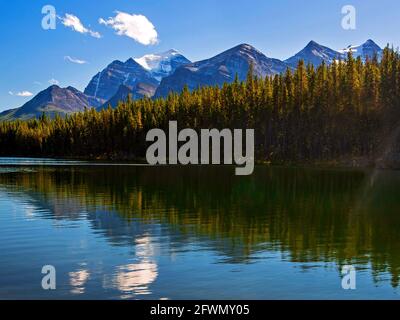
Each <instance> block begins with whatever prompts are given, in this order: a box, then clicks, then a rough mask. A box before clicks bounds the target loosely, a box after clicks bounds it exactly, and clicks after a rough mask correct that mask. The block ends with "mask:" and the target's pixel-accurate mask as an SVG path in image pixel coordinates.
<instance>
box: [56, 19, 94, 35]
mask: <svg viewBox="0 0 400 320" xmlns="http://www.w3.org/2000/svg"><path fill="white" fill-rule="evenodd" d="M59 19H60V20H61V22H62V24H63V25H64V26H66V27H69V28H71V29H72V30H74V31H76V32H79V33H86V34H89V35H91V36H92V37H94V38H101V35H100V33H98V32H96V31H93V30H90V29H88V28H86V27H85V26H84V25H83V24H82V22H81V20H80V19H79V18H78V17H77V16H74V15H73V14H70V13H66V14H65V17H59Z"/></svg>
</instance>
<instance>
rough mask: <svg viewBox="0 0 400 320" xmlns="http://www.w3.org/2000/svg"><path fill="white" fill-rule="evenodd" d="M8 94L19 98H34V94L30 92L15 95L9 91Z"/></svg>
mask: <svg viewBox="0 0 400 320" xmlns="http://www.w3.org/2000/svg"><path fill="white" fill-rule="evenodd" d="M8 94H10V95H12V96H18V97H31V96H33V93H32V92H29V91H20V92H17V93H14V92H12V91H8Z"/></svg>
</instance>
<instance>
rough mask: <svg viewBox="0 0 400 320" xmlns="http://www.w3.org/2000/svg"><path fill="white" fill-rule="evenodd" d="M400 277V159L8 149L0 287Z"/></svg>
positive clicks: (287, 291) (263, 292)
mask: <svg viewBox="0 0 400 320" xmlns="http://www.w3.org/2000/svg"><path fill="white" fill-rule="evenodd" d="M44 265H52V266H54V267H55V269H56V285H57V287H56V290H44V289H43V288H42V286H41V281H42V278H43V277H44V275H43V274H42V273H41V271H42V267H43V266H44ZM344 265H352V266H354V268H355V270H356V284H357V288H356V290H344V289H343V288H342V274H341V270H342V267H343V266H344ZM399 279H400V172H397V171H390V170H387V171H372V170H371V171H369V170H340V169H317V168H314V169H312V168H309V169H308V168H307V169H306V168H284V167H276V168H275V167H265V166H257V167H256V168H255V171H254V174H253V175H252V176H249V177H243V176H242V177H240V176H235V175H234V169H233V167H229V166H228V167H225V166H205V167H200V166H198V167H148V166H139V165H138V166H136V165H110V164H101V163H95V164H92V163H86V162H79V161H76V162H70V161H55V160H51V159H15V158H2V159H0V299H398V298H399V297H400V295H399V294H400V290H399Z"/></svg>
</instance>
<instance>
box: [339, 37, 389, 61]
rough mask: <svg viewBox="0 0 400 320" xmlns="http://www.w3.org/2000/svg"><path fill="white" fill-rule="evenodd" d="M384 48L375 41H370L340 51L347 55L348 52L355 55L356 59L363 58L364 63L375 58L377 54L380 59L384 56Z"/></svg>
mask: <svg viewBox="0 0 400 320" xmlns="http://www.w3.org/2000/svg"><path fill="white" fill-rule="evenodd" d="M382 51H383V50H382V48H381V47H379V46H378V45H377V44H376V43H375V42H374V41H373V40H371V39H369V40H367V41H366V42H365V43H363V44H361V45H359V46H353V45H349V46H347V47H346V48H344V49H342V50H339V52H340V53H342V54H343V55H346V54H347V53H348V52H351V53H352V54H353V57H354V58H358V57H361V59H362V60H363V61H365V60H366V59H367V57H368V58H373V57H374V56H375V54H376V55H377V56H378V58H380V57H381V56H382Z"/></svg>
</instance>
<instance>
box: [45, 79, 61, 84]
mask: <svg viewBox="0 0 400 320" xmlns="http://www.w3.org/2000/svg"><path fill="white" fill-rule="evenodd" d="M48 83H50V84H51V85H59V84H60V82H59V81H58V80H56V79H50V80H49V81H48Z"/></svg>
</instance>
